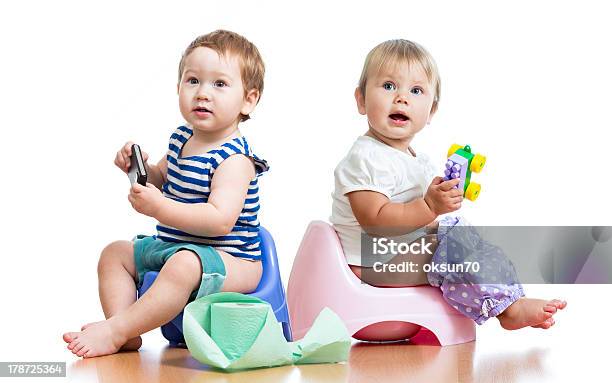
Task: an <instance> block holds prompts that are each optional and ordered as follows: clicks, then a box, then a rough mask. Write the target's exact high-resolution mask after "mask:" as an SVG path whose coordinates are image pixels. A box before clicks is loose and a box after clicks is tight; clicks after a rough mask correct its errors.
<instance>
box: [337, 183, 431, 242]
mask: <svg viewBox="0 0 612 383" xmlns="http://www.w3.org/2000/svg"><path fill="white" fill-rule="evenodd" d="M347 197H348V199H349V202H350V204H351V209H352V210H353V214H355V218H357V222H359V225H361V227H362V228H363V229H364V230H365V231H366V232H367V233H369V234H379V235H380V234H389V231H391V232H392V234H393V235H398V234H406V233H409V232H412V231H414V230H416V229H418V228H419V227H422V226H425V225H427V224H429V223H431V222H432V221H433V220H435V219H436V217H437V216H438V215H437V214H435V213H434V212H433V211H432V210H431V209H430V208H429V206H428V205H427V203H425V200H424V199H423V198H417V199H415V200H412V201H410V202H408V203H394V202H391V201H390V200H389V199H388V198H387V197H386V196H385V195H384V194H380V193H377V192H374V191H369V190H360V191H354V192H351V193H348V194H347Z"/></svg>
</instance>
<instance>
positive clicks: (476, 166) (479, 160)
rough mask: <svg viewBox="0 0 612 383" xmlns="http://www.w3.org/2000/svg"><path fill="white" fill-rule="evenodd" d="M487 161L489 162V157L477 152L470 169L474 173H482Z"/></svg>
mask: <svg viewBox="0 0 612 383" xmlns="http://www.w3.org/2000/svg"><path fill="white" fill-rule="evenodd" d="M485 162H487V157H485V156H483V155H482V154H476V155H475V156H474V158H472V163H471V164H470V170H471V171H473V172H474V173H480V171H481V170H482V168H483V167H484V166H485Z"/></svg>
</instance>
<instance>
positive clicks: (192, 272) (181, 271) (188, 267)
mask: <svg viewBox="0 0 612 383" xmlns="http://www.w3.org/2000/svg"><path fill="white" fill-rule="evenodd" d="M162 271H164V273H165V274H166V276H167V277H168V278H169V279H171V280H172V281H175V282H180V281H185V283H189V284H199V282H200V278H201V277H202V264H201V261H200V257H199V256H198V255H197V254H195V253H194V252H192V251H189V250H181V251H178V252H177V253H176V254H174V255H173V256H172V257H170V259H168V261H167V262H166V264H165V265H164V267H163V268H162Z"/></svg>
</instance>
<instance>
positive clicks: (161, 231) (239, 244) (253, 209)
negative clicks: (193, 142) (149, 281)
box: [157, 126, 268, 260]
mask: <svg viewBox="0 0 612 383" xmlns="http://www.w3.org/2000/svg"><path fill="white" fill-rule="evenodd" d="M192 134H193V130H192V129H191V128H190V127H186V126H180V127H178V129H176V130H175V131H174V133H173V134H172V136H171V137H170V144H169V145H168V154H167V155H166V159H167V160H168V173H167V174H168V175H167V180H166V183H164V186H163V194H164V196H165V197H168V198H171V199H173V200H175V201H179V202H183V203H206V202H208V197H209V196H210V183H211V178H212V176H213V175H214V173H215V170H216V169H217V168H218V167H219V165H220V164H221V162H223V161H224V160H225V159H227V158H229V157H230V156H231V155H234V154H244V155H246V156H248V157H250V158H251V159H252V160H253V162H254V164H255V172H256V176H255V178H254V179H253V180H252V181H251V184H250V186H249V190H248V193H247V196H246V199H245V200H244V207H243V208H242V211H241V212H240V216H239V217H238V221H236V224H235V225H234V228H233V229H232V232H231V233H229V234H228V235H224V236H219V237H205V236H198V235H194V234H189V233H186V232H183V231H181V230H179V229H176V228H174V227H171V226H166V225H162V224H161V223H158V225H157V238H159V239H161V240H163V241H167V242H188V243H197V244H203V245H208V246H211V247H214V248H215V249H216V250H222V251H225V252H227V253H229V254H231V255H233V256H236V257H241V258H248V259H251V260H259V259H261V250H260V247H259V220H258V219H257V213H258V211H259V187H258V183H257V179H258V177H259V176H260V175H261V174H262V173H263V172H265V171H267V170H268V164H267V162H266V161H264V160H262V159H260V158H258V157H257V156H256V155H255V154H253V152H252V151H251V148H250V147H249V144H248V143H247V141H246V139H245V138H244V137H239V138H234V139H232V140H230V141H227V142H225V143H224V144H222V145H221V146H219V147H217V148H216V149H213V150H210V151H208V152H207V153H205V154H202V155H197V156H191V157H181V149H182V148H183V145H184V144H185V143H186V142H187V140H188V139H189V138H190V137H191V135H192Z"/></svg>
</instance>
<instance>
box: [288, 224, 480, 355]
mask: <svg viewBox="0 0 612 383" xmlns="http://www.w3.org/2000/svg"><path fill="white" fill-rule="evenodd" d="M287 302H288V304H289V317H290V320H291V327H292V330H293V339H300V338H302V337H303V336H304V334H306V332H307V331H308V329H310V326H312V323H313V321H314V319H315V318H316V316H317V315H318V314H319V312H321V310H322V309H323V308H324V307H329V308H330V309H332V310H333V311H334V312H335V313H336V314H338V316H339V317H340V318H342V320H343V321H344V324H345V325H346V327H347V329H348V332H349V334H352V335H353V337H354V338H355V339H358V340H362V341H369V342H372V341H376V342H381V341H383V342H384V341H400V340H406V339H409V340H410V344H428V345H441V346H446V345H452V344H459V343H466V342H470V341H473V340H474V339H475V338H476V327H475V324H474V322H473V321H472V320H471V319H469V318H467V317H465V316H463V315H462V314H461V313H459V312H458V311H456V310H455V309H454V308H452V307H451V306H450V305H448V303H446V301H445V300H444V299H443V297H442V293H441V291H440V290H439V289H438V288H435V287H431V286H416V287H401V288H378V287H373V286H370V285H367V284H364V283H362V282H361V280H359V278H358V277H357V276H355V274H353V272H352V271H351V270H350V268H349V267H348V264H347V263H346V259H345V257H344V254H343V252H342V247H341V245H340V241H339V240H338V236H337V235H336V232H335V230H334V229H333V228H332V227H331V226H330V225H329V224H327V223H325V222H322V221H314V222H312V223H311V224H310V225H309V226H308V229H307V230H306V233H305V234H304V238H303V240H302V243H301V245H300V248H299V250H298V253H297V255H296V257H295V260H294V262H293V269H292V270H291V276H290V278H289V285H288V289H287Z"/></svg>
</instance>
